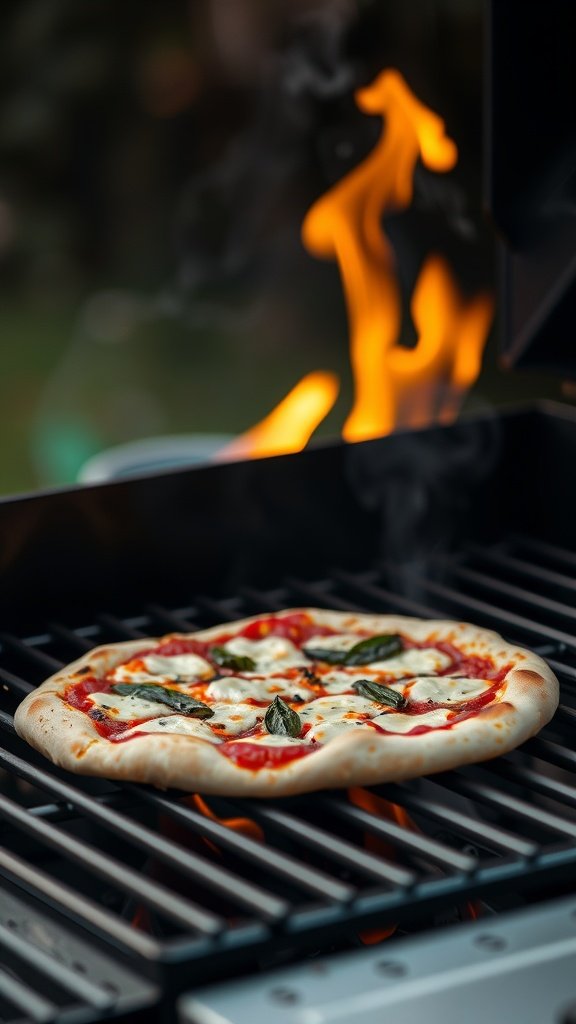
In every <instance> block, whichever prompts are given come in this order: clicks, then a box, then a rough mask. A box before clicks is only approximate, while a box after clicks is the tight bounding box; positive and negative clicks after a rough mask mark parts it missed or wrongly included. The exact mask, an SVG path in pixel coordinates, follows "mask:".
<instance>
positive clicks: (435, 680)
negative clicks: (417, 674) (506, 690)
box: [407, 676, 492, 704]
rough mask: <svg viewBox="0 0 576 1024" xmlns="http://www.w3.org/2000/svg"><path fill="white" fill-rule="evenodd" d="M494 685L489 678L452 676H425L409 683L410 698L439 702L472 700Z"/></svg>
mask: <svg viewBox="0 0 576 1024" xmlns="http://www.w3.org/2000/svg"><path fill="white" fill-rule="evenodd" d="M491 685H492V683H491V682H490V680H487V679H457V678H452V676H424V677H423V678H422V679H417V680H416V682H414V683H411V684H408V688H407V689H408V696H409V698H410V700H417V701H420V700H422V701H424V700H433V701H435V702H436V703H438V704H444V703H445V702H447V701H459V700H470V699H471V698H472V697H478V696H479V695H480V694H481V693H484V691H485V690H487V689H489V687H490V686H491Z"/></svg>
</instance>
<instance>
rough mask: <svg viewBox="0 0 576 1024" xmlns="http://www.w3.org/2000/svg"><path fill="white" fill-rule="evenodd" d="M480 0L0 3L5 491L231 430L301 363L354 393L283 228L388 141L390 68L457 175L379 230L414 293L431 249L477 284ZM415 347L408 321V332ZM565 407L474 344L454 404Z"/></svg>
mask: <svg viewBox="0 0 576 1024" xmlns="http://www.w3.org/2000/svg"><path fill="white" fill-rule="evenodd" d="M482 62H483V54H482V5H481V2H480V0H417V2H415V3H413V4H401V3H400V2H390V3H387V4H384V5H383V4H381V3H378V2H376V0H276V2H275V3H271V2H270V0H190V2H186V0H165V2H164V3H163V4H142V3H141V2H138V3H136V2H135V0H125V2H123V3H121V4H118V3H113V2H112V0H82V3H78V2H76V0H17V2H16V0H11V2H5V3H4V4H3V5H2V7H1V8H0V68H1V70H0V79H1V88H0V324H1V332H2V333H1V341H0V493H2V494H9V493H14V492H22V491H29V490H33V489H37V488H41V487H49V486H54V485H61V484H65V483H69V482H73V481H74V480H75V479H76V477H77V474H78V472H79V470H80V468H81V467H82V465H83V464H84V463H85V462H86V460H87V459H88V458H89V457H90V456H92V455H94V454H95V453H97V452H99V451H102V450H103V449H107V448H108V447H109V446H113V445H117V444H121V443H125V442H129V441H133V440H136V439H139V438H146V437H153V436H162V435H172V434H197V433H199V434H204V433H212V432H218V433H223V434H235V433H237V432H239V431H242V430H245V429H247V428H248V427H249V426H251V425H252V424H253V423H254V422H255V421H257V420H258V419H260V418H262V417H263V416H265V415H266V414H267V413H268V412H269V410H270V409H271V408H272V407H273V406H274V405H275V403H276V402H278V401H279V400H280V399H281V398H282V397H283V396H284V395H285V394H286V393H287V392H288V391H289V390H290V389H291V388H292V387H293V386H294V385H295V384H296V383H297V381H298V380H299V379H300V378H301V377H302V376H303V375H304V374H305V373H307V372H309V371H311V370H314V369H331V370H334V371H336V372H337V373H338V374H339V375H340V377H341V382H342V389H341V393H340V397H339V399H338V402H337V405H336V407H335V408H334V410H333V411H332V413H331V414H330V415H329V417H328V418H327V419H326V421H325V422H324V423H323V424H322V426H321V428H320V429H319V431H318V433H317V436H333V435H336V434H338V432H339V430H340V428H341V425H342V422H343V420H344V417H345V415H346V412H347V410H348V408H349V405H350V401H351V381H350V370H349V364H348V355H347V327H346V317H345V309H344V302H343V298H342V292H341V287H340V281H339V277H338V271H337V268H336V266H335V265H334V264H328V263H326V264H323V263H318V262H317V261H314V260H313V259H312V258H311V257H310V256H309V255H308V254H307V253H306V252H305V251H304V249H303V247H302V245H301V242H300V237H299V231H300V224H301V222H302V218H303V216H304V214H305V212H306V210H307V209H308V208H309V206H310V205H311V203H312V202H313V201H314V199H315V198H316V197H317V196H318V195H320V194H321V193H322V192H324V191H325V190H326V188H328V187H329V185H330V184H332V183H333V182H334V181H337V180H339V178H340V177H342V175H343V174H345V173H346V172H347V171H348V170H350V169H351V168H352V167H354V166H355V165H356V164H357V163H358V162H359V161H360V160H361V159H362V158H363V157H364V156H365V155H366V154H367V153H368V152H369V151H370V149H371V147H372V146H373V144H374V142H375V140H376V138H377V136H378V132H379V124H378V123H377V122H376V120H375V119H372V118H366V117H365V116H363V115H361V114H360V113H359V112H358V110H357V109H356V107H355V105H354V102H353V90H354V88H355V87H356V86H357V85H360V84H362V83H365V82H368V81H370V80H371V79H372V77H373V76H374V75H375V74H376V73H377V72H378V71H379V70H381V69H382V68H384V67H386V66H392V65H393V66H396V67H399V68H400V69H401V70H402V71H403V73H404V75H405V76H406V78H407V79H408V81H409V83H410V85H411V86H412V87H413V88H414V90H415V91H416V93H417V94H418V95H419V96H420V98H421V99H423V100H424V101H425V102H426V103H428V104H429V105H430V106H431V107H432V108H433V109H434V110H437V111H438V112H440V113H441V114H442V116H443V117H444V118H445V119H446V122H447V126H448V130H449V132H450V134H451V135H452V136H453V137H454V138H455V140H456V141H457V143H458V145H459V148H460V160H459V163H458V165H457V168H456V169H455V171H453V172H451V174H449V175H446V176H442V178H439V177H438V176H431V175H426V174H425V173H423V172H422V173H420V174H419V175H418V177H417V181H416V194H415V200H416V201H415V209H414V211H413V212H412V213H410V214H407V215H405V217H404V218H402V217H393V218H391V219H390V223H389V225H388V228H389V232H390V236H391V238H392V240H393V243H394V245H395V248H396V251H397V253H398V256H399V261H400V275H401V279H402V285H403V288H404V291H405V293H406V295H407V294H408V293H409V291H410V288H411V284H412V283H413V281H414V279H415V276H416V274H417V271H418V268H419V266H420V264H421V261H422V259H423V256H424V255H425V252H426V251H428V250H429V249H430V247H432V246H433V247H436V248H439V249H440V250H441V251H443V252H444V253H445V254H446V255H447V256H448V257H449V258H450V259H451V261H452V262H453V265H455V266H457V268H458V277H459V283H460V286H461V288H462V290H463V292H464V293H465V294H473V293H474V292H475V291H477V290H479V289H484V288H486V287H493V286H494V280H493V278H494V256H493V248H494V240H493V238H492V236H491V232H490V228H489V226H488V224H487V223H486V221H485V219H484V217H483V214H482V195H481V162H482V125H481V120H482V112H481V94H482ZM406 337H407V338H408V342H409V338H410V325H409V324H407V325H406ZM540 396H546V397H560V396H561V385H560V383H559V382H557V381H555V380H553V379H547V378H543V377H541V376H538V375H530V374H527V373H518V372H515V373H514V374H513V375H510V374H506V373H504V372H503V371H501V370H500V369H499V365H498V357H497V340H496V338H495V336H494V335H493V336H492V338H491V340H490V343H489V345H488V348H487V351H486V356H485V360H484V368H483V371H482V375H481V377H480V379H479V381H478V382H477V384H476V385H475V387H474V389H473V391H472V393H471V394H470V396H469V398H468V399H467V403H466V405H467V407H468V408H482V409H484V408H491V407H497V406H500V405H502V404H504V403H507V402H513V401H518V400H522V399H531V398H534V397H540Z"/></svg>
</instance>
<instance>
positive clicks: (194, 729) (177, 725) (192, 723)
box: [116, 715, 222, 743]
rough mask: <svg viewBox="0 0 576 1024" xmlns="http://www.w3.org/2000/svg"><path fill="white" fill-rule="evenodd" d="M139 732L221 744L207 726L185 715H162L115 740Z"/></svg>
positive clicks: (120, 734) (121, 734)
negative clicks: (157, 733) (189, 737)
mask: <svg viewBox="0 0 576 1024" xmlns="http://www.w3.org/2000/svg"><path fill="white" fill-rule="evenodd" d="M141 732H166V733H172V734H174V733H177V734H178V735H182V736H195V737H196V738H197V739H199V740H207V741H208V743H221V742H222V740H221V739H220V737H219V736H217V735H216V734H215V733H213V732H212V730H211V728H210V726H209V725H206V723H205V722H201V721H200V720H199V719H198V718H189V717H188V716H186V715H172V716H171V717H170V718H166V716H165V715H162V717H161V718H154V719H153V720H152V721H150V722H142V725H135V726H133V727H132V729H127V730H126V732H122V733H119V735H118V736H117V737H116V739H122V740H123V739H126V738H127V737H128V736H134V735H135V733H141Z"/></svg>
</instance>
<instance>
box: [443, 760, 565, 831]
mask: <svg viewBox="0 0 576 1024" xmlns="http://www.w3.org/2000/svg"><path fill="white" fill-rule="evenodd" d="M442 781H443V782H445V783H446V784H447V785H448V786H449V788H450V789H453V790H455V791H456V792H457V793H461V794H463V795H464V796H469V797H471V798H472V799H473V800H474V799H475V800H480V801H481V802H482V803H485V804H488V805H489V806H490V807H497V808H498V809H499V810H501V811H504V812H505V813H506V814H510V815H512V816H513V817H517V818H520V819H521V820H523V821H525V822H527V823H531V824H533V825H537V826H538V827H539V828H543V829H546V830H547V831H550V832H555V833H557V834H559V835H563V836H568V837H569V838H570V839H576V823H572V822H571V821H564V820H563V819H562V818H559V817H558V815H557V814H551V813H550V812H549V811H545V810H544V809H543V808H541V807H535V806H533V805H532V804H529V803H527V802H526V801H525V800H522V799H520V798H519V797H516V796H512V794H511V793H505V792H503V791H502V790H501V789H495V788H494V786H491V785H490V784H488V783H485V782H481V781H479V780H476V779H469V778H467V777H466V778H465V777H464V776H462V775H460V774H456V773H455V772H449V773H447V775H443V776H442Z"/></svg>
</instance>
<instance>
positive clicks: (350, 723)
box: [306, 718, 367, 743]
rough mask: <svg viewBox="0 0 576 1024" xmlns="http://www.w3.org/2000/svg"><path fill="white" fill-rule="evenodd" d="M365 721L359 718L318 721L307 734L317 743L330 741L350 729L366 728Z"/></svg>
mask: <svg viewBox="0 0 576 1024" xmlns="http://www.w3.org/2000/svg"><path fill="white" fill-rule="evenodd" d="M366 728H367V726H366V724H365V722H363V721H362V720H361V719H357V718H342V719H333V720H332V721H330V722H317V723H316V725H313V726H312V728H311V729H310V731H309V732H308V733H307V735H306V739H307V740H315V741H316V743H329V742H330V740H335V739H337V738H338V736H342V734H343V733H345V732H349V731H350V729H366Z"/></svg>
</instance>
